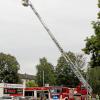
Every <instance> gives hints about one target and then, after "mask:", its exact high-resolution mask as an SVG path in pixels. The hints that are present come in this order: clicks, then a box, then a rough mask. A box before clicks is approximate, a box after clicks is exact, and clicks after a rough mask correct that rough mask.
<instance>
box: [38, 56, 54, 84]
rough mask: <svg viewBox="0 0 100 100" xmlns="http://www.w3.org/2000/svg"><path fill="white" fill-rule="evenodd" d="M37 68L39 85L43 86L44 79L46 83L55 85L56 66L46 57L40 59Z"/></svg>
mask: <svg viewBox="0 0 100 100" xmlns="http://www.w3.org/2000/svg"><path fill="white" fill-rule="evenodd" d="M36 68H37V75H36V76H37V78H36V80H37V84H38V85H39V86H43V81H44V84H49V85H55V73H54V66H53V65H52V64H50V63H49V62H48V61H47V59H46V58H45V57H44V58H41V59H40V64H38V65H37V66H36ZM43 74H44V75H43Z"/></svg>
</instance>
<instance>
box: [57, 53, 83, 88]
mask: <svg viewBox="0 0 100 100" xmlns="http://www.w3.org/2000/svg"><path fill="white" fill-rule="evenodd" d="M67 54H68V55H69V57H70V59H71V60H72V62H73V63H74V64H75V65H76V66H77V67H78V69H79V70H80V71H81V68H83V66H84V64H85V60H84V59H83V58H84V57H83V55H81V54H77V55H75V54H74V53H72V52H68V53H67ZM56 77H57V84H58V85H64V86H70V87H75V86H76V85H78V84H79V80H78V79H77V77H76V76H75V74H74V73H73V71H72V70H71V68H70V66H69V63H66V61H65V59H64V58H63V57H62V56H61V57H60V58H59V59H58V63H57V66H56Z"/></svg>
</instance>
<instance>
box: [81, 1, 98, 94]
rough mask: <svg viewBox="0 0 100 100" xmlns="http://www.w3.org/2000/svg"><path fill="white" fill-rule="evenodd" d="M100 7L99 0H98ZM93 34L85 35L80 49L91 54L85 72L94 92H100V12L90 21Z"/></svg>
mask: <svg viewBox="0 0 100 100" xmlns="http://www.w3.org/2000/svg"><path fill="white" fill-rule="evenodd" d="M98 7H99V8H100V0H98ZM92 25H93V29H94V35H92V36H91V37H89V38H88V37H87V39H86V40H85V41H86V46H85V48H84V49H82V50H83V51H84V52H85V53H86V54H88V55H91V59H90V62H89V65H90V68H89V71H88V72H87V73H88V75H89V83H90V84H91V86H92V88H93V92H94V93H100V90H99V89H100V12H99V13H98V20H97V21H93V22H92Z"/></svg>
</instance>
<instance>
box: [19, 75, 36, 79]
mask: <svg viewBox="0 0 100 100" xmlns="http://www.w3.org/2000/svg"><path fill="white" fill-rule="evenodd" d="M19 77H20V78H21V79H28V80H34V79H36V76H34V75H29V74H26V73H25V74H20V73H19Z"/></svg>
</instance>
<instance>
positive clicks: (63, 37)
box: [0, 0, 98, 74]
mask: <svg viewBox="0 0 100 100" xmlns="http://www.w3.org/2000/svg"><path fill="white" fill-rule="evenodd" d="M31 1H32V3H33V4H34V6H35V8H36V9H37V11H38V12H39V14H40V15H41V16H42V18H43V19H44V21H45V22H46V24H47V25H48V26H49V28H50V29H51V31H52V32H53V34H54V36H55V37H56V39H57V40H58V41H59V43H60V44H61V45H62V47H63V48H64V50H65V51H69V50H70V51H73V52H75V53H82V51H81V49H82V48H84V46H85V42H84V40H85V38H86V37H87V36H91V34H93V33H94V32H93V29H92V26H91V21H93V20H96V17H97V15H96V14H97V12H98V8H97V0H31ZM0 52H4V53H6V54H11V55H13V56H15V57H16V59H17V61H18V62H19V64H20V72H21V73H29V74H35V73H36V68H35V66H36V65H37V64H38V63H39V58H42V57H46V58H47V59H48V61H49V62H51V63H52V64H54V65H56V63H57V59H58V57H59V56H60V53H59V51H58V49H57V48H56V46H55V44H54V43H53V42H52V40H51V39H50V37H49V35H48V34H47V32H46V31H45V30H44V28H43V27H42V25H41V24H40V22H39V21H38V19H37V17H36V16H35V15H34V13H33V12H32V10H31V9H30V8H29V7H28V8H27V7H26V8H25V7H23V6H22V5H21V2H20V0H0Z"/></svg>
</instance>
